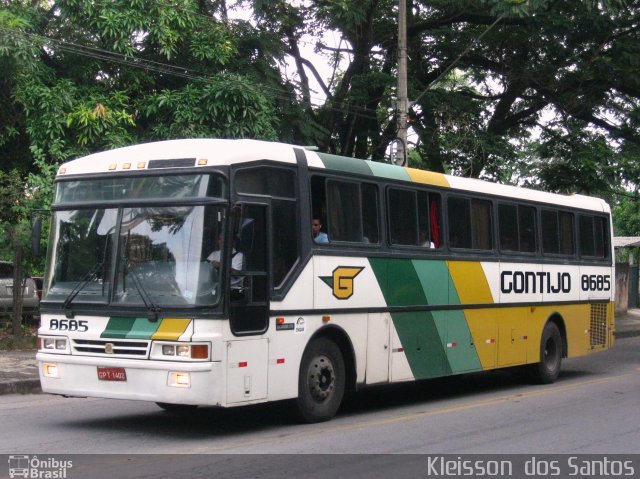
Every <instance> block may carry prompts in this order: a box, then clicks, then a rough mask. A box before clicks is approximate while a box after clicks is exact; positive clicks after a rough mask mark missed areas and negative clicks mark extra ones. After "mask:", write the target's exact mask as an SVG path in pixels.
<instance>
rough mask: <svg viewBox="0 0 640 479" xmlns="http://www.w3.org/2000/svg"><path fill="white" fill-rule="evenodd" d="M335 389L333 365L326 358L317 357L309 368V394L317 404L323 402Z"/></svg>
mask: <svg viewBox="0 0 640 479" xmlns="http://www.w3.org/2000/svg"><path fill="white" fill-rule="evenodd" d="M334 388H335V374H334V370H333V363H332V362H331V360H330V359H329V358H328V357H326V356H317V357H315V358H314V359H313V361H312V362H311V364H310V366H309V392H311V397H312V398H313V399H314V400H315V401H318V402H323V401H325V400H326V399H327V398H328V397H329V396H331V394H332V393H333V390H334Z"/></svg>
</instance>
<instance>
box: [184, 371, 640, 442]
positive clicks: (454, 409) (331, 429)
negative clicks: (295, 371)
mask: <svg viewBox="0 0 640 479" xmlns="http://www.w3.org/2000/svg"><path fill="white" fill-rule="evenodd" d="M637 370H638V371H640V368H637ZM635 375H636V373H626V374H621V375H618V376H609V377H605V378H598V379H590V380H586V381H580V382H577V383H572V384H566V385H554V386H550V387H546V388H540V389H535V390H532V391H527V392H523V393H515V394H508V395H506V396H500V397H496V398H491V399H485V400H482V401H473V402H468V403H466V404H461V405H457V406H445V407H442V408H439V409H434V410H431V411H420V412H416V413H411V414H403V415H401V416H396V417H389V418H383V419H371V420H369V421H364V422H359V423H351V424H344V425H335V426H326V427H319V426H318V425H317V424H316V425H314V426H310V427H309V429H307V430H305V431H302V432H299V433H294V434H277V435H273V436H269V437H267V438H264V439H257V440H255V441H246V440H243V441H238V442H235V443H233V444H226V445H225V446H222V447H213V448H210V447H199V448H196V449H194V450H192V451H191V450H190V451H189V453H192V454H198V453H212V452H219V451H229V450H232V449H236V448H239V447H241V448H247V447H251V446H260V445H263V444H270V445H274V444H275V443H277V442H283V441H291V440H296V439H301V438H307V437H311V436H317V435H320V434H327V433H328V434H331V433H344V432H348V431H355V430H358V429H364V428H369V427H376V426H386V425H389V424H399V423H402V422H406V421H414V420H416V419H421V418H425V417H431V416H439V415H443V414H451V413H458V412H462V411H468V410H471V409H477V408H481V407H486V406H494V405H497V404H503V403H508V402H512V401H521V400H524V399H530V398H533V397H539V396H545V395H548V394H552V393H559V392H565V391H570V390H573V389H578V388H581V387H584V386H590V385H594V384H601V383H606V382H610V381H614V380H616V379H622V378H625V377H628V376H635Z"/></svg>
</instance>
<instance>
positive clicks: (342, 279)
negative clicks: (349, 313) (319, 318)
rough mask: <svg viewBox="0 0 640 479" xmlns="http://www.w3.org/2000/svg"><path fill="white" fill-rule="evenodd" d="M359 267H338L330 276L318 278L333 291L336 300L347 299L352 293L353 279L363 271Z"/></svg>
mask: <svg viewBox="0 0 640 479" xmlns="http://www.w3.org/2000/svg"><path fill="white" fill-rule="evenodd" d="M363 269H364V268H363V267H360V266H338V267H337V268H336V269H334V270H333V275H331V276H320V279H321V280H322V281H324V282H325V283H326V284H327V286H329V287H330V288H331V289H332V290H333V295H334V296H335V297H336V298H337V299H349V298H350V297H351V296H353V292H354V287H353V283H354V281H353V280H354V279H355V277H356V276H358V275H359V274H360V272H361V271H362V270H363Z"/></svg>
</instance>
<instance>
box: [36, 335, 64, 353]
mask: <svg viewBox="0 0 640 479" xmlns="http://www.w3.org/2000/svg"><path fill="white" fill-rule="evenodd" d="M38 351H42V352H45V353H58V354H69V353H70V351H69V340H68V339H67V338H65V337H62V336H38Z"/></svg>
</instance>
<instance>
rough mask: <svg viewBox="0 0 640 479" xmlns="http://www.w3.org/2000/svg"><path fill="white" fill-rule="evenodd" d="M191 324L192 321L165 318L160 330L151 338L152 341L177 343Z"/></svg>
mask: <svg viewBox="0 0 640 479" xmlns="http://www.w3.org/2000/svg"><path fill="white" fill-rule="evenodd" d="M190 322H191V320H190V319H173V318H164V319H163V320H162V324H160V327H159V328H158V330H157V331H156V332H155V333H154V334H153V336H151V339H154V340H158V339H160V340H165V341H177V340H178V338H179V337H180V336H182V334H183V333H184V332H185V331H186V330H187V327H188V326H189V323H190Z"/></svg>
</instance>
